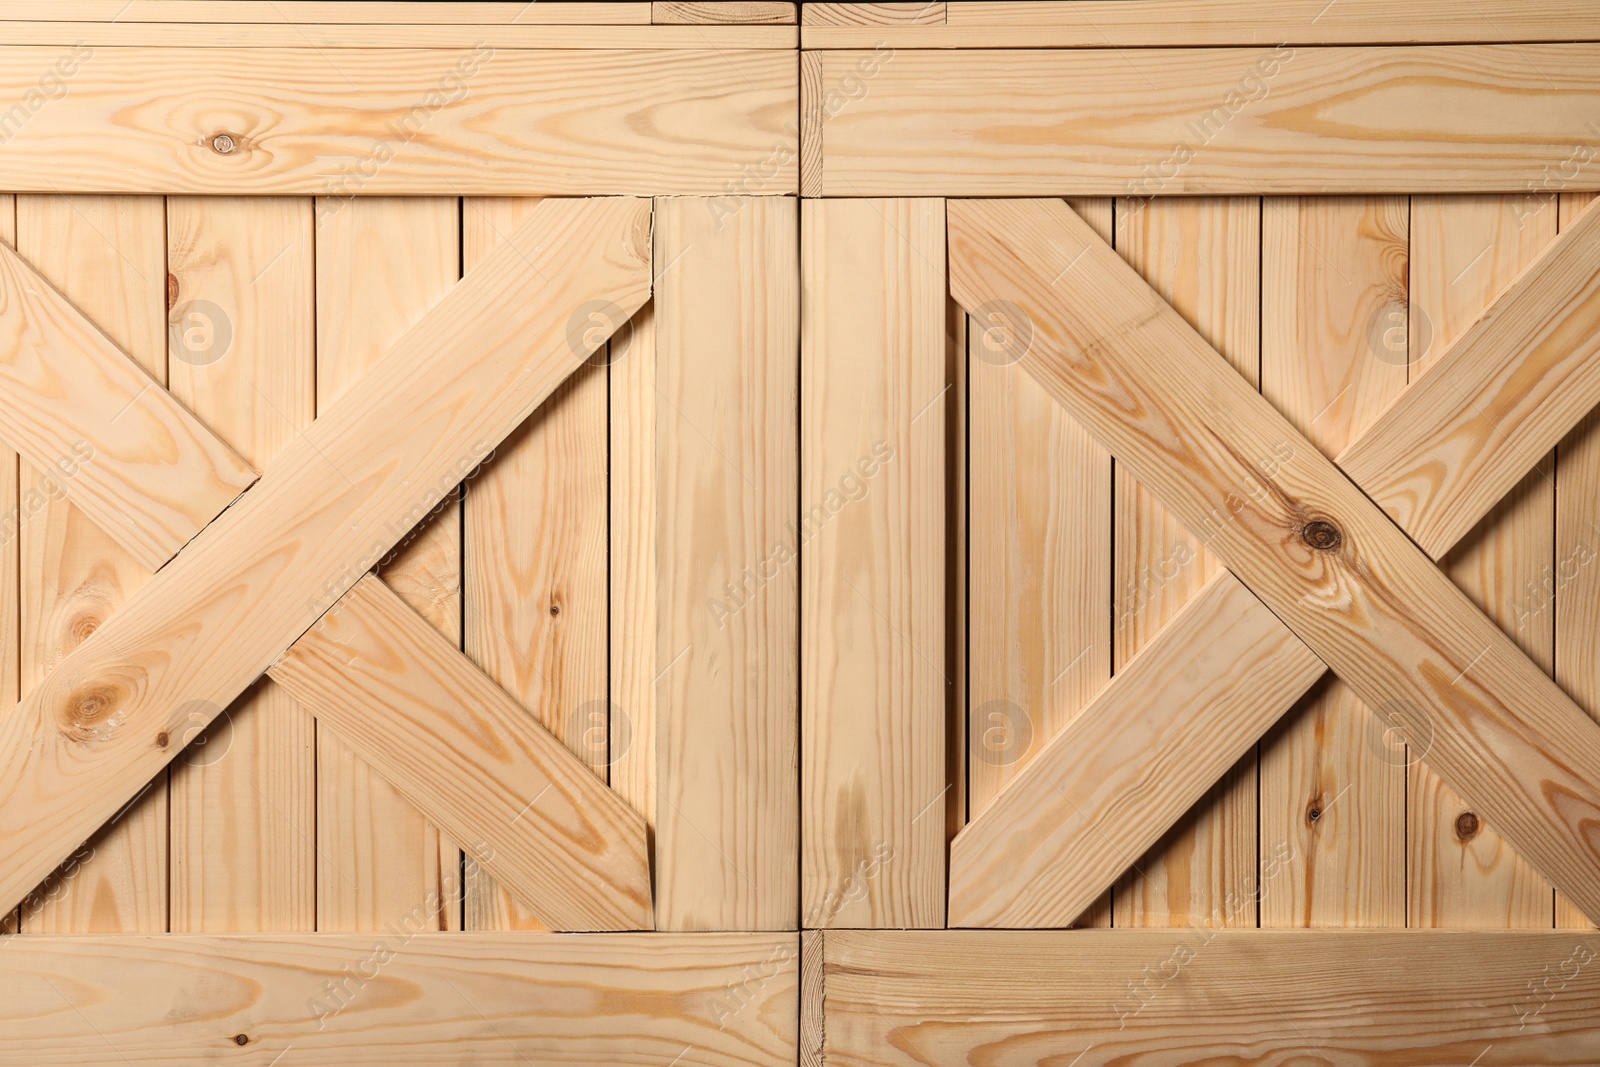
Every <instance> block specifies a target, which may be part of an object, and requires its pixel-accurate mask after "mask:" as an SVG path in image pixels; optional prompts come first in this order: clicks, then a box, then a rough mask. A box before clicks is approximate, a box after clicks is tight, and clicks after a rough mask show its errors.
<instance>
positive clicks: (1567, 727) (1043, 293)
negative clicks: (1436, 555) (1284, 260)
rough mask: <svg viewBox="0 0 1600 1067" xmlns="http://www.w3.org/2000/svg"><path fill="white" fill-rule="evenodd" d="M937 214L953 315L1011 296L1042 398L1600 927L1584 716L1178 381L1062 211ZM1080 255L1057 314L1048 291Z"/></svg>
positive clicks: (1220, 369)
mask: <svg viewBox="0 0 1600 1067" xmlns="http://www.w3.org/2000/svg"><path fill="white" fill-rule="evenodd" d="M951 218H952V254H951V263H952V272H951V289H952V293H953V294H954V295H955V296H956V297H957V299H959V300H961V301H962V303H963V306H967V307H976V306H980V305H982V304H983V303H984V302H985V301H988V300H995V299H1007V300H1011V301H1013V302H1020V306H1021V307H1022V309H1023V310H1024V312H1025V313H1029V314H1030V317H1031V318H1032V319H1033V324H1034V334H1033V348H1032V349H1031V351H1030V355H1031V356H1032V357H1033V358H1026V357H1025V363H1026V365H1027V366H1029V367H1030V368H1032V369H1033V370H1034V371H1035V372H1036V373H1038V374H1039V375H1040V379H1041V381H1044V382H1045V383H1046V385H1047V386H1048V387H1049V388H1050V389H1051V391H1052V394H1053V395H1055V396H1056V397H1057V398H1058V399H1059V400H1060V402H1061V403H1062V404H1063V405H1064V406H1067V407H1068V408H1069V410H1071V411H1073V412H1074V413H1075V414H1076V415H1077V416H1078V417H1079V418H1081V419H1082V420H1083V421H1084V422H1085V424H1086V425H1088V426H1089V427H1090V429H1091V430H1092V432H1094V433H1095V434H1096V435H1097V436H1099V437H1100V438H1101V439H1102V440H1103V441H1106V442H1108V443H1109V444H1110V446H1111V447H1112V451H1113V454H1115V455H1117V456H1118V457H1119V459H1123V460H1126V461H1127V462H1128V464H1129V466H1130V468H1131V469H1133V471H1134V472H1135V474H1136V475H1138V476H1139V477H1140V479H1141V481H1143V482H1144V483H1145V484H1146V485H1147V486H1148V487H1149V488H1150V489H1151V490H1152V492H1154V493H1156V494H1157V495H1158V497H1160V498H1161V499H1162V500H1163V501H1164V502H1166V503H1167V504H1168V505H1169V506H1170V507H1171V508H1172V510H1173V511H1174V513H1175V514H1177V515H1178V516H1179V517H1180V518H1181V519H1182V520H1183V521H1185V523H1186V524H1188V525H1190V527H1191V529H1196V530H1197V531H1200V532H1201V535H1202V537H1203V538H1204V539H1205V540H1206V542H1207V544H1208V546H1209V547H1214V548H1215V550H1216V551H1217V553H1218V555H1220V556H1221V557H1222V558H1223V559H1224V560H1226V562H1227V563H1228V565H1229V567H1230V568H1231V569H1233V570H1234V572H1235V573H1236V574H1239V575H1240V576H1241V579H1242V580H1244V581H1246V582H1247V583H1248V584H1249V585H1250V587H1251V588H1252V590H1253V591H1254V592H1256V593H1257V595H1259V596H1262V597H1264V598H1265V602H1266V603H1268V604H1269V606H1270V607H1271V608H1272V609H1273V611H1274V612H1276V613H1277V614H1279V616H1280V617H1282V618H1283V619H1284V620H1285V622H1287V623H1288V624H1289V625H1291V626H1292V627H1293V628H1294V629H1295V632H1296V633H1297V635H1298V636H1300V637H1301V638H1302V639H1303V640H1306V641H1307V643H1308V644H1309V645H1310V646H1311V647H1312V648H1314V649H1315V650H1316V651H1317V652H1318V653H1319V655H1320V656H1321V658H1322V659H1323V660H1324V661H1325V662H1328V664H1329V666H1330V667H1331V668H1332V669H1333V670H1335V671H1336V672H1337V673H1338V674H1339V676H1340V677H1341V678H1343V679H1346V680H1347V681H1349V683H1350V684H1351V685H1352V687H1353V688H1355V689H1356V691H1357V692H1358V693H1364V694H1367V695H1369V696H1371V697H1373V698H1375V700H1376V701H1377V703H1378V704H1379V705H1380V706H1382V707H1383V708H1385V709H1386V714H1387V717H1388V718H1389V719H1390V721H1393V720H1394V719H1396V718H1399V717H1401V716H1402V713H1403V712H1411V713H1413V714H1419V713H1420V714H1423V715H1427V716H1429V718H1430V719H1431V721H1432V724H1433V728H1434V741H1433V745H1432V747H1431V748H1430V750H1429V752H1430V760H1429V762H1430V764H1432V766H1433V767H1434V768H1435V769H1436V770H1437V771H1438V772H1439V773H1440V774H1441V775H1442V776H1444V777H1445V779H1446V780H1447V781H1449V782H1450V783H1451V784H1452V786H1454V787H1456V788H1457V789H1458V790H1459V791H1460V792H1461V793H1462V795H1463V796H1465V797H1467V798H1468V799H1469V800H1470V801H1472V802H1473V803H1474V804H1476V805H1478V809H1477V810H1481V811H1482V812H1483V814H1484V815H1485V816H1486V817H1487V818H1489V819H1490V821H1492V822H1493V823H1495V824H1496V825H1498V826H1500V827H1502V832H1504V833H1505V834H1506V836H1507V837H1508V838H1509V839H1511V840H1512V841H1513V842H1514V843H1515V845H1516V847H1517V848H1518V850H1519V852H1520V853H1521V854H1522V855H1524V856H1525V857H1526V858H1528V859H1529V860H1530V861H1531V862H1533V863H1534V864H1535V865H1536V866H1537V867H1538V868H1539V869H1540V870H1541V871H1542V872H1544V873H1545V874H1546V875H1547V876H1548V877H1550V878H1551V880H1552V881H1554V882H1555V883H1556V884H1557V885H1558V886H1560V887H1561V888H1562V889H1563V891H1564V892H1567V893H1569V894H1571V895H1573V896H1574V898H1575V899H1576V900H1578V901H1579V902H1580V904H1581V906H1583V907H1584V909H1585V911H1586V912H1589V913H1591V914H1600V879H1597V878H1596V877H1595V874H1596V866H1597V864H1600V856H1597V855H1596V843H1595V842H1594V841H1593V840H1592V839H1591V836H1592V831H1591V830H1590V829H1589V827H1590V826H1591V825H1592V823H1591V819H1592V816H1591V815H1590V814H1588V812H1589V810H1590V807H1591V805H1597V804H1600V787H1597V786H1596V784H1595V783H1597V782H1600V766H1594V767H1591V766H1589V764H1591V763H1595V762H1596V761H1597V760H1600V745H1597V744H1596V742H1597V740H1600V730H1597V728H1596V727H1595V724H1594V723H1593V722H1592V721H1591V720H1590V719H1589V718H1588V717H1587V716H1586V715H1585V714H1584V713H1583V711H1582V710H1581V709H1579V708H1578V707H1577V706H1576V705H1575V704H1573V703H1572V701H1571V700H1570V698H1568V697H1567V696H1566V695H1565V694H1563V693H1562V692H1561V691H1560V690H1559V689H1557V688H1556V686H1555V685H1554V683H1553V682H1551V680H1550V679H1549V677H1548V676H1547V675H1545V674H1544V673H1543V672H1541V671H1540V670H1539V668H1538V667H1537V666H1536V665H1535V664H1533V663H1532V662H1531V661H1529V660H1528V659H1527V658H1526V657H1525V656H1524V655H1523V654H1522V653H1521V652H1520V651H1519V650H1518V649H1517V648H1516V647H1515V645H1513V644H1512V643H1511V642H1510V641H1509V639H1507V638H1506V637H1505V635H1504V634H1502V633H1501V632H1500V631H1499V630H1498V629H1497V628H1496V627H1495V626H1494V624H1493V623H1492V622H1491V621H1490V620H1489V619H1488V618H1486V617H1485V616H1483V614H1482V613H1481V612H1479V611H1478V610H1477V609H1476V608H1474V607H1473V606H1472V604H1471V603H1470V601H1468V600H1467V598H1466V597H1465V595H1464V594H1462V593H1461V592H1460V591H1459V590H1457V589H1455V587H1454V586H1453V585H1451V584H1450V583H1449V582H1448V580H1447V579H1445V578H1444V576H1443V575H1442V574H1440V573H1439V571H1438V570H1437V568H1435V567H1434V565H1433V564H1432V562H1431V561H1430V560H1428V558H1427V557H1426V556H1424V555H1423V554H1422V553H1421V552H1420V551H1418V550H1417V549H1416V547H1415V546H1414V545H1412V544H1411V542H1410V541H1409V540H1407V539H1406V538H1405V536H1404V535H1403V534H1402V533H1401V532H1400V531H1399V530H1397V529H1396V528H1395V527H1394V526H1393V525H1392V524H1391V523H1390V522H1389V521H1388V520H1387V519H1386V518H1385V517H1383V516H1382V515H1381V513H1379V512H1378V511H1377V509H1376V508H1375V507H1374V506H1373V505H1372V504H1371V503H1370V502H1369V501H1368V500H1367V499H1366V498H1365V497H1364V496H1362V495H1361V493H1360V492H1359V490H1357V489H1356V488H1355V487H1354V486H1353V485H1352V484H1351V483H1349V482H1348V481H1346V480H1345V479H1344V478H1343V477H1342V476H1341V475H1340V474H1339V473H1338V471H1337V469H1336V468H1335V467H1334V466H1333V465H1332V463H1331V462H1329V461H1327V460H1326V459H1324V458H1323V457H1321V456H1320V455H1319V454H1317V452H1316V450H1315V448H1314V446H1312V445H1311V444H1310V443H1309V442H1307V441H1306V440H1305V439H1304V438H1303V437H1301V435H1300V434H1299V433H1298V431H1296V430H1295V429H1294V427H1293V426H1291V425H1290V424H1289V422H1288V421H1287V420H1286V419H1285V418H1284V417H1283V416H1282V415H1280V414H1278V412H1277V411H1276V410H1274V409H1273V408H1272V406H1271V405H1270V404H1268V403H1267V402H1266V401H1265V400H1263V399H1262V398H1261V397H1260V396H1258V395H1257V394H1256V393H1254V392H1253V391H1252V390H1250V388H1249V386H1248V385H1247V384H1246V383H1244V382H1243V381H1241V380H1240V379H1239V378H1238V377H1237V375H1235V374H1234V373H1233V372H1232V370H1231V369H1230V368H1228V367H1227V366H1226V364H1225V363H1224V362H1223V361H1222V360H1221V359H1220V357H1217V356H1213V357H1211V359H1210V360H1209V361H1207V360H1199V359H1196V360H1193V361H1188V362H1186V363H1185V365H1184V368H1183V371H1182V373H1179V372H1178V371H1177V370H1176V369H1175V366H1174V361H1175V360H1176V359H1177V358H1178V357H1177V356H1176V355H1175V353H1179V352H1195V353H1197V354H1198V353H1202V352H1205V351H1208V350H1209V349H1208V346H1206V345H1205V343H1204V341H1203V339H1201V338H1199V337H1198V336H1197V335H1195V334H1194V333H1193V332H1192V331H1191V330H1189V328H1188V327H1187V326H1186V325H1185V324H1184V323H1183V322H1182V320H1181V319H1180V318H1178V316H1177V314H1176V313H1175V312H1173V311H1172V310H1171V308H1170V307H1169V306H1168V305H1167V304H1166V303H1165V302H1164V301H1162V300H1161V299H1160V297H1159V296H1158V295H1156V294H1154V293H1153V292H1151V291H1150V290H1149V289H1148V287H1146V286H1144V285H1143V283H1142V282H1141V281H1139V279H1138V278H1137V276H1136V275H1134V274H1133V273H1132V271H1131V270H1129V269H1128V268H1127V267H1126V266H1125V265H1124V264H1122V262H1121V261H1120V260H1119V259H1117V258H1116V256H1115V254H1114V253H1112V252H1111V251H1110V250H1109V249H1107V248H1105V246H1104V243H1103V242H1101V241H1100V240H1099V239H1098V238H1097V237H1095V236H1094V234H1093V232H1092V231H1091V230H1089V229H1088V227H1087V226H1086V225H1084V224H1083V222H1082V221H1081V220H1079V219H1078V218H1077V216H1075V215H1073V214H1072V213H1071V211H1070V210H1068V209H1067V208H1066V207H1065V206H1064V205H1062V204H1060V203H1059V202H1056V201H1028V202H1022V201H991V202H977V201H967V202H960V203H956V204H952V207H951ZM958 223H959V225H957V224H958ZM957 235H959V239H958V236H957ZM1075 255H1078V256H1081V257H1082V258H1083V259H1085V260H1087V261H1088V263H1087V269H1086V270H1085V269H1084V268H1080V271H1081V273H1080V274H1079V280H1080V286H1081V289H1080V292H1079V298H1078V299H1074V300H1073V301H1071V302H1070V303H1067V302H1063V301H1062V300H1061V299H1060V298H1059V295H1058V294H1056V293H1054V292H1052V291H1051V288H1050V284H1049V279H1050V278H1052V277H1054V276H1055V275H1056V274H1058V273H1059V272H1060V271H1061V270H1063V269H1064V268H1065V266H1066V265H1067V263H1069V262H1071V261H1072V257H1073V256H1075ZM1156 383H1161V384H1156ZM1114 392H1115V393H1117V394H1118V395H1122V394H1123V393H1124V392H1126V393H1128V394H1131V395H1128V396H1123V397H1122V399H1119V400H1113V399H1112V395H1113V393H1114ZM1202 396H1203V397H1204V402H1203V408H1202V407H1201V404H1200V401H1199V400H1198V399H1197V398H1198V397H1202ZM1133 404H1137V406H1138V408H1139V410H1140V411H1141V412H1142V413H1143V415H1142V417H1141V418H1139V419H1133V420H1129V419H1128V418H1127V417H1126V414H1125V413H1126V411H1127V410H1128V409H1129V407H1130V405H1133ZM1202 410H1203V411H1204V415H1203V416H1202V415H1201V411H1202ZM1285 444H1287V445H1288V446H1289V447H1290V449H1291V451H1292V455H1291V456H1290V457H1289V458H1287V459H1284V460H1282V461H1281V462H1279V461H1276V460H1275V459H1274V457H1275V456H1278V455H1281V449H1282V446H1284V445H1285ZM1317 523H1323V524H1324V525H1323V526H1320V527H1319V526H1317V525H1316V524H1317ZM1324 535H1325V536H1324ZM1328 604H1341V605H1344V608H1343V610H1340V611H1338V612H1330V611H1327V610H1326V608H1325V605H1328ZM1557 798H1559V800H1558V799H1557Z"/></svg>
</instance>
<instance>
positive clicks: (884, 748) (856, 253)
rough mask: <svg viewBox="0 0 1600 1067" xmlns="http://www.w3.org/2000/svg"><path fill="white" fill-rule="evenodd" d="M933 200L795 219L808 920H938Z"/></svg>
mask: <svg viewBox="0 0 1600 1067" xmlns="http://www.w3.org/2000/svg"><path fill="white" fill-rule="evenodd" d="M943 207H944V205H943V202H942V201H938V200H906V201H887V200H848V201H827V202H816V203H813V204H808V205H807V210H806V212H805V214H804V216H803V218H802V220H801V222H802V229H803V242H804V247H805V252H804V255H803V256H802V266H803V269H804V270H805V279H806V282H805V285H804V287H803V290H802V291H803V294H804V298H805V301H806V304H805V311H804V316H805V321H806V322H807V324H808V327H809V329H808V330H807V332H806V335H805V336H804V337H803V338H802V359H801V366H802V381H801V388H800V399H801V427H802V429H801V450H802V453H803V455H804V456H805V462H804V463H803V464H802V467H803V471H802V476H803V478H804V481H803V484H802V490H801V499H802V501H803V502H804V503H803V504H802V506H801V515H800V521H801V534H802V538H803V543H802V546H801V552H802V557H803V559H804V560H805V563H804V566H803V568H802V570H803V573H802V582H803V585H802V589H803V593H802V597H803V607H802V609H801V618H802V620H803V624H804V627H805V632H804V636H803V637H802V640H801V660H802V667H801V669H802V678H801V684H800V691H801V699H802V702H803V711H802V723H801V745H802V756H801V760H802V767H803V769H804V775H805V777H804V781H803V783H802V806H803V810H804V816H803V819H804V839H803V842H802V858H803V879H804V893H803V901H802V915H803V917H804V925H805V926H808V927H824V928H826V927H846V926H915V927H938V926H943V925H944V914H945V899H944V898H945V878H944V866H945V860H944V840H945V839H944V820H943V818H942V817H941V816H942V815H943V812H944V808H943V805H942V801H943V799H944V794H945V790H946V788H947V785H946V782H945V773H944V769H945V760H944V738H945V709H946V702H947V692H948V690H947V687H948V685H949V666H948V664H946V663H945V662H944V654H945V648H946V644H945V625H946V616H945V612H946V596H947V591H946V589H945V588H944V585H945V583H944V576H945V521H946V520H945V484H946V483H945V477H946V474H945V464H946V460H945V420H946V417H947V405H948V404H949V403H950V401H949V399H948V390H949V383H948V381H947V374H948V371H947V362H946V358H945V341H944V302H945V294H946V289H945V280H944V262H945V260H944V254H943V253H944V222H943ZM968 310H969V312H970V311H971V307H970V306H969V309H968Z"/></svg>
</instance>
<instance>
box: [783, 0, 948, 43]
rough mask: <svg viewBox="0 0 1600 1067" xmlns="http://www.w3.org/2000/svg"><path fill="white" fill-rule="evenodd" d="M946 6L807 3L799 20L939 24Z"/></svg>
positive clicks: (916, 0) (915, 1)
mask: <svg viewBox="0 0 1600 1067" xmlns="http://www.w3.org/2000/svg"><path fill="white" fill-rule="evenodd" d="M947 7H948V5H947V4H945V3H944V0H931V2H925V0H902V2H899V3H886V4H825V3H808V4H806V5H805V11H804V14H803V17H802V21H803V23H804V25H806V26H867V27H875V26H938V25H942V24H943V23H944V21H945V9H946V8H947ZM807 47H809V46H807Z"/></svg>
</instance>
